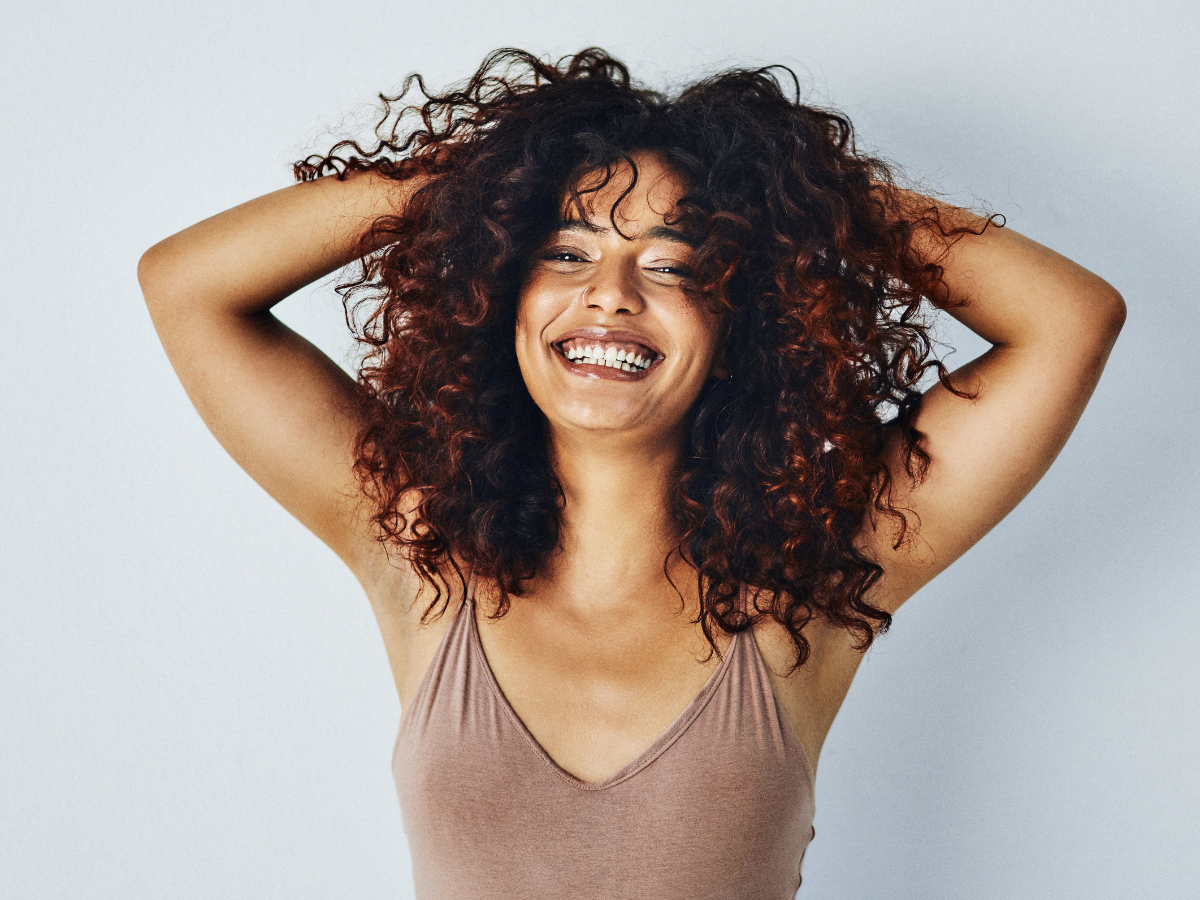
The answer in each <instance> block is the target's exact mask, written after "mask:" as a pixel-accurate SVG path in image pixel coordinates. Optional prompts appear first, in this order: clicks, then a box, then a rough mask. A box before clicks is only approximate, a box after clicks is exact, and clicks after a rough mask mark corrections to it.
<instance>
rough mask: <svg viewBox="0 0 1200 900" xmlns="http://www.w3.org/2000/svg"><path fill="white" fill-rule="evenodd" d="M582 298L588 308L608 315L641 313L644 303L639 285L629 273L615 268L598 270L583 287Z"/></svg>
mask: <svg viewBox="0 0 1200 900" xmlns="http://www.w3.org/2000/svg"><path fill="white" fill-rule="evenodd" d="M582 300H583V304H584V305H585V306H586V307H587V308H588V309H595V310H599V311H601V312H604V313H607V314H608V315H616V314H617V313H622V312H626V313H639V312H641V311H642V307H643V305H644V304H643V301H642V295H641V293H640V292H639V291H638V289H637V285H635V284H633V283H632V279H631V278H630V277H629V276H628V275H627V274H625V273H623V272H621V271H619V270H615V269H610V270H609V271H607V272H606V271H599V272H597V273H596V275H595V277H594V278H592V280H591V281H590V282H589V283H588V285H587V286H586V287H585V288H584V289H583V297H582Z"/></svg>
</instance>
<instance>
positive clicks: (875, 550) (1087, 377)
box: [858, 195, 1125, 611]
mask: <svg viewBox="0 0 1200 900" xmlns="http://www.w3.org/2000/svg"><path fill="white" fill-rule="evenodd" d="M910 197H911V198H913V199H915V200H916V201H917V202H921V203H925V204H932V203H934V202H935V201H932V200H926V199H925V198H917V197H915V195H910ZM939 206H940V205H939ZM940 212H941V213H942V216H943V220H944V221H946V220H950V221H954V223H955V224H959V223H961V222H962V221H963V218H964V217H965V218H966V223H967V224H971V225H972V226H973V230H975V231H978V230H979V226H981V225H982V224H983V221H984V220H983V219H980V218H979V217H977V216H974V215H972V214H970V213H967V212H965V211H963V210H958V209H954V208H952V207H947V206H940ZM927 246H928V248H929V252H930V253H933V252H935V248H937V247H938V246H939V244H938V242H937V241H934V240H930V241H929V242H928V245H927ZM918 249H922V245H921V244H918ZM941 264H942V265H943V266H944V268H945V273H944V279H945V283H946V286H947V287H948V288H949V291H950V299H951V301H952V302H954V303H957V302H958V301H961V300H965V301H966V302H965V303H964V304H963V305H961V306H952V308H950V309H949V310H948V312H949V314H950V315H952V316H954V317H955V318H956V319H958V320H959V321H960V322H962V323H963V324H964V325H966V326H967V327H968V328H970V329H971V330H972V331H974V332H975V333H976V334H978V335H979V336H980V337H982V338H984V339H985V340H986V341H988V342H989V343H990V344H991V345H992V346H991V348H990V349H989V350H988V351H987V352H986V353H984V354H983V355H982V356H980V357H978V358H977V359H975V360H972V361H971V362H969V363H967V364H966V365H964V366H963V367H962V368H960V369H958V370H956V371H955V372H954V373H953V374H952V375H951V381H952V383H953V384H954V386H955V387H956V388H958V389H959V390H966V391H969V392H971V393H972V394H973V395H974V396H973V398H972V399H965V398H962V397H958V396H956V395H955V394H953V393H952V392H950V391H948V390H947V389H946V388H945V386H943V385H942V384H941V383H938V384H935V385H933V386H932V387H931V388H929V390H927V391H926V392H925V394H924V397H923V398H922V402H921V407H920V410H919V412H918V413H917V415H916V417H915V419H914V424H915V425H916V427H917V428H918V429H919V430H920V431H921V432H923V433H924V438H923V439H922V444H921V446H922V447H923V448H924V449H925V451H926V452H927V453H928V454H929V458H930V463H929V468H928V473H927V476H926V477H925V479H924V480H923V481H920V482H919V483H916V484H914V482H913V479H912V478H910V477H909V475H908V474H907V473H906V471H905V467H904V462H903V453H902V444H901V441H900V436H899V434H898V433H895V430H894V429H893V433H892V434H891V435H890V437H889V442H888V450H887V458H886V461H887V463H888V466H889V468H890V471H891V473H892V477H893V479H894V488H893V493H892V498H893V503H894V505H895V506H896V508H898V509H901V510H905V511H911V513H915V514H916V516H915V518H914V517H913V516H912V515H910V516H909V520H910V523H911V524H913V525H916V526H917V527H916V531H915V534H913V532H912V531H911V530H910V536H911V540H909V539H906V540H905V541H904V542H903V543H902V544H901V546H900V547H899V548H895V547H893V544H894V543H895V541H896V539H897V538H898V536H899V532H898V531H897V525H896V523H895V522H894V520H893V519H891V518H890V517H888V516H879V515H878V514H876V515H875V516H874V519H873V522H872V521H871V517H868V519H867V521H866V522H865V523H864V527H863V529H862V530H861V532H860V533H859V536H858V544H859V546H860V547H861V548H862V549H863V550H865V551H866V552H867V553H868V554H869V555H870V556H871V557H872V558H874V559H875V560H876V561H878V562H879V563H880V565H882V566H883V568H884V577H883V579H882V580H881V581H880V582H879V583H878V584H877V586H876V589H875V590H873V591H872V594H873V596H872V597H871V602H872V603H873V604H875V605H876V606H879V607H880V608H882V609H886V610H888V611H892V610H895V609H896V608H897V607H898V606H899V605H900V604H901V603H903V602H904V601H905V600H906V599H908V597H910V596H912V594H914V593H915V592H916V591H917V590H918V589H919V588H920V587H922V586H923V585H924V584H926V583H927V582H928V581H930V580H931V579H932V578H933V577H934V576H935V575H937V574H938V572H940V571H942V569H944V568H946V567H947V566H948V565H950V563H952V562H954V560H956V559H958V557H960V556H961V555H962V554H963V553H965V552H966V551H967V550H968V549H969V548H970V547H971V546H972V545H973V544H975V542H976V541H978V540H979V539H980V538H982V537H983V536H984V535H985V534H987V532H988V531H990V530H991V529H992V528H993V527H994V526H995V525H996V524H997V523H998V522H999V521H1000V520H1001V519H1003V518H1004V517H1005V516H1006V515H1007V514H1008V513H1009V511H1011V510H1012V509H1013V507H1015V506H1016V505H1017V503H1019V502H1020V501H1021V499H1022V498H1023V497H1024V496H1025V495H1026V494H1028V493H1029V491H1030V490H1031V489H1032V488H1033V486H1034V485H1035V484H1037V482H1038V480H1039V479H1040V478H1041V477H1042V475H1044V474H1045V472H1046V470H1047V469H1048V468H1049V467H1050V464H1051V463H1052V462H1053V461H1054V459H1055V457H1056V456H1058V453H1059V451H1060V450H1062V448H1063V445H1064V444H1065V443H1066V441H1067V438H1068V436H1069V435H1070V434H1071V431H1072V430H1073V429H1074V427H1075V423H1076V422H1077V421H1079V417H1080V415H1081V414H1082V413H1083V408H1084V406H1086V405H1087V402H1088V399H1089V398H1090V397H1091V395H1092V391H1093V390H1094V389H1095V387H1096V383H1097V381H1098V380H1099V378H1100V373H1101V372H1102V371H1103V369H1104V364H1105V362H1106V361H1107V359H1108V355H1109V352H1110V351H1111V350H1112V347H1113V344H1114V343H1115V341H1116V339H1117V334H1118V333H1119V332H1120V330H1121V326H1122V324H1123V323H1124V321H1125V303H1124V301H1123V300H1122V299H1121V295H1120V294H1119V293H1117V291H1116V289H1115V288H1113V287H1112V285H1110V284H1108V282H1106V281H1104V279H1102V278H1100V277H1099V276H1097V275H1094V274H1093V273H1091V272H1089V271H1088V270H1087V269H1085V268H1083V267H1082V266H1079V265H1077V264H1075V263H1073V262H1071V260H1069V259H1067V258H1066V257H1063V256H1060V255H1059V254H1058V253H1055V252H1054V251H1053V250H1050V249H1049V248H1047V247H1043V246H1042V245H1041V244H1038V243H1037V242H1035V241H1032V240H1030V239H1029V238H1026V237H1023V236H1022V235H1020V234H1017V233H1016V232H1014V231H1012V230H1011V229H1009V228H996V227H988V228H986V229H984V230H983V233H982V234H979V235H974V234H967V235H964V236H963V237H962V238H961V239H959V240H958V241H957V242H956V243H954V244H953V246H952V247H951V248H950V250H949V253H948V255H947V256H946V257H945V258H944V259H943V260H941Z"/></svg>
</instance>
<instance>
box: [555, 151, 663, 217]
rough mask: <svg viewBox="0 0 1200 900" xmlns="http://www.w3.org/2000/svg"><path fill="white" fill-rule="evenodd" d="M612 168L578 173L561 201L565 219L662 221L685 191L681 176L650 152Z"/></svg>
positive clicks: (561, 215) (635, 155) (562, 215)
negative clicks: (630, 162) (570, 188)
mask: <svg viewBox="0 0 1200 900" xmlns="http://www.w3.org/2000/svg"><path fill="white" fill-rule="evenodd" d="M630 157H631V159H632V160H633V165H632V166H631V165H630V164H629V163H628V162H626V161H625V160H621V161H620V162H618V163H617V164H616V165H615V166H613V167H611V168H608V169H606V168H599V169H593V170H591V171H588V172H585V173H584V174H582V175H580V176H579V177H578V178H577V179H576V181H575V183H574V185H573V190H572V191H568V192H567V193H566V194H565V196H564V197H563V200H562V206H561V209H560V210H559V215H560V217H561V218H562V220H563V221H565V222H571V221H580V220H582V221H585V222H592V223H596V224H599V223H600V222H605V223H608V222H610V221H615V222H616V224H617V225H620V224H621V223H622V222H627V223H643V224H647V225H653V224H663V223H664V222H666V220H667V219H668V218H670V217H672V215H673V213H674V212H675V207H676V203H677V202H678V201H679V198H681V197H682V196H683V195H684V194H685V193H686V186H685V184H684V181H683V179H682V178H681V177H680V176H679V175H678V174H677V173H676V172H675V171H674V170H673V169H672V168H670V166H668V165H667V164H666V163H665V162H664V161H663V160H662V159H661V158H660V157H659V156H657V155H656V154H653V153H633V154H630Z"/></svg>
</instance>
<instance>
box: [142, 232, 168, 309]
mask: <svg viewBox="0 0 1200 900" xmlns="http://www.w3.org/2000/svg"><path fill="white" fill-rule="evenodd" d="M161 246H162V245H161V244H155V245H154V246H153V247H151V248H150V249H149V250H147V251H146V252H145V253H143V254H142V257H141V259H139V260H138V264H137V280H138V286H139V287H140V288H141V289H142V298H143V299H144V300H145V301H146V306H148V307H150V309H151V311H153V308H154V301H155V300H156V299H157V297H158V296H159V293H160V287H159V286H160V284H161V283H162V269H163V265H162V250H161V249H159V248H160V247H161Z"/></svg>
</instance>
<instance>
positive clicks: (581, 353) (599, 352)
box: [563, 344, 654, 372]
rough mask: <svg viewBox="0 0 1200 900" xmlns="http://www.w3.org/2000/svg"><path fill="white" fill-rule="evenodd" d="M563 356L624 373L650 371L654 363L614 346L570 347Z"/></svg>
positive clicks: (642, 356) (651, 359)
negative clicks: (651, 364)
mask: <svg viewBox="0 0 1200 900" xmlns="http://www.w3.org/2000/svg"><path fill="white" fill-rule="evenodd" d="M563 355H564V356H566V357H567V359H571V360H578V361H579V362H581V363H582V364H584V365H592V366H608V367H609V368H612V369H621V370H622V371H624V372H640V371H642V370H643V369H648V368H649V367H650V363H652V362H654V360H653V358H647V357H646V356H644V355H642V354H640V353H635V352H634V351H632V350H630V351H628V352H626V351H625V350H622V349H617V348H616V347H612V346H609V347H603V346H601V345H600V344H591V345H588V346H584V347H578V346H576V347H569V348H567V349H566V350H564V351H563Z"/></svg>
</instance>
